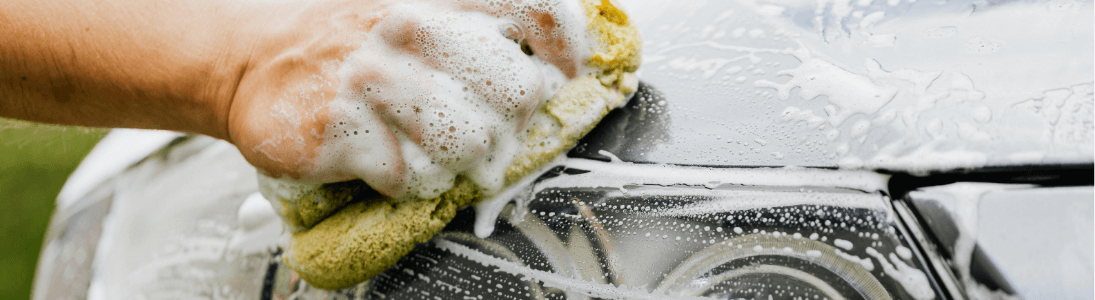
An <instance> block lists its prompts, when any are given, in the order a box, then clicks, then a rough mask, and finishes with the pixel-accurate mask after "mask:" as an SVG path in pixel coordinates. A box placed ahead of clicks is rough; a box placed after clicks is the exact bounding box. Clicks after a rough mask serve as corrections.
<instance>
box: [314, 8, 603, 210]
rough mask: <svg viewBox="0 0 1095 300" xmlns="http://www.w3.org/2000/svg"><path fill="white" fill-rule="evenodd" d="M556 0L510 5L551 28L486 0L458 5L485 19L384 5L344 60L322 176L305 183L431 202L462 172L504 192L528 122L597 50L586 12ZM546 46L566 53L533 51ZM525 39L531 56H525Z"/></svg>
mask: <svg viewBox="0 0 1095 300" xmlns="http://www.w3.org/2000/svg"><path fill="white" fill-rule="evenodd" d="M503 2H506V1H503ZM561 2H564V1H558V0H553V1H549V0H543V1H514V3H508V5H514V7H518V8H527V9H529V10H532V11H538V12H543V13H548V14H549V15H552V16H554V17H555V23H556V24H557V25H558V26H557V27H555V28H554V29H552V28H543V27H542V26H540V25H539V24H538V23H537V22H536V21H535V20H532V18H531V17H529V16H528V14H520V13H514V12H512V11H503V10H502V8H500V7H501V6H500V5H491V4H490V3H489V2H487V1H472V0H468V1H464V3H461V5H470V6H479V8H478V9H479V10H481V11H482V12H479V11H453V10H445V9H440V10H439V9H437V8H436V7H435V6H436V5H435V6H427V5H426V4H421V3H419V4H414V3H410V4H396V5H393V6H392V7H390V11H391V13H390V14H389V15H388V16H387V17H385V18H383V19H381V21H380V22H379V23H377V24H376V25H375V27H374V29H373V30H372V31H370V32H368V33H366V39H365V41H364V42H363V43H362V45H361V48H359V49H358V50H356V51H354V52H353V53H351V54H350V55H349V57H347V58H346V59H345V60H344V61H342V62H340V63H339V68H338V78H339V82H340V83H341V84H340V88H339V90H338V94H337V95H336V97H335V100H333V101H332V102H331V103H329V104H328V110H329V113H330V121H329V123H328V124H330V125H328V126H327V127H326V128H325V131H324V134H325V135H327V136H326V140H325V141H324V143H323V145H322V147H321V148H320V149H321V150H320V153H319V155H318V158H317V159H316V160H315V165H314V168H313V170H312V171H311V172H308V173H309V174H317V175H315V176H312V177H309V178H303V180H304V181H308V182H317V183H318V182H334V181H342V180H349V179H355V178H360V179H362V180H364V181H365V182H366V183H367V184H369V186H370V187H373V188H374V189H376V190H377V191H379V192H381V193H382V194H385V195H388V196H392V197H395V198H415V197H419V198H430V197H435V196H437V195H438V194H440V193H441V192H443V191H445V190H448V189H449V188H450V187H451V186H452V183H453V181H454V178H455V176H457V174H465V175H467V177H468V178H469V179H471V180H472V181H473V182H475V183H476V184H477V185H478V186H480V187H482V188H483V189H484V190H485V193H486V194H488V195H490V194H495V193H498V192H500V191H501V189H502V186H503V184H504V177H503V175H504V172H503V171H504V170H505V168H506V167H507V166H508V165H509V164H510V162H511V161H512V159H513V157H514V154H515V153H516V152H517V151H518V149H519V147H520V145H521V142H520V141H521V140H523V139H524V135H525V134H527V133H526V131H525V128H527V126H529V125H530V124H531V123H532V119H533V115H534V114H536V113H537V112H538V111H539V108H540V107H541V106H542V105H543V103H544V102H545V100H547V99H550V98H551V96H552V95H554V94H555V93H557V92H558V91H559V90H560V89H561V88H562V86H563V85H564V84H565V83H566V82H567V81H569V78H572V77H574V76H581V75H583V74H587V73H589V72H591V71H592V70H590V69H589V68H588V67H585V64H584V63H582V62H584V61H586V60H587V59H588V57H589V56H590V55H591V53H592V50H591V48H590V47H591V44H590V39H591V37H590V36H589V34H588V33H586V31H585V30H586V27H585V26H586V23H585V20H584V17H582V15H583V14H582V12H583V11H570V10H575V9H581V8H580V7H578V6H577V4H576V3H570V2H566V3H561ZM495 4H498V3H495ZM543 4H550V5H543ZM540 5H543V6H540ZM549 6H551V7H555V8H559V7H567V8H568V9H566V10H565V11H561V12H560V11H549V10H546V9H545V7H549ZM517 10H518V9H514V10H513V11H517ZM408 28H409V29H408ZM514 40H517V42H515V41H514ZM548 40H550V41H562V42H563V43H564V44H565V46H566V49H569V50H568V51H569V52H567V51H555V50H549V49H544V48H537V47H543V45H544V44H545V43H546V41H548ZM526 41H527V43H528V45H529V46H530V48H532V51H533V54H534V56H528V55H526V54H525V53H524V52H522V48H521V45H520V44H521V43H523V42H526ZM408 45H409V46H408ZM544 55H547V56H544Z"/></svg>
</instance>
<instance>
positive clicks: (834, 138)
mask: <svg viewBox="0 0 1095 300" xmlns="http://www.w3.org/2000/svg"><path fill="white" fill-rule="evenodd" d="M678 4H679V5H672V6H670V5H666V4H665V3H660V2H655V1H635V2H626V3H625V5H626V6H627V7H628V8H629V9H630V10H629V12H630V13H631V14H632V15H633V18H634V20H635V21H634V22H636V24H639V26H640V29H641V31H642V32H643V34H644V41H645V43H646V44H644V63H643V67H642V69H641V70H640V73H639V76H640V78H642V84H641V86H640V90H639V92H638V93H637V94H636V96H635V97H633V98H632V99H631V101H630V102H629V104H628V105H627V106H626V107H624V108H623V109H620V110H618V111H616V112H613V113H612V114H610V115H609V116H608V117H607V118H606V119H605V120H604V121H602V122H601V123H600V124H599V125H598V127H597V128H596V129H594V131H593V132H591V133H590V134H589V135H588V136H587V137H586V138H585V139H583V140H582V142H580V143H579V146H578V147H576V148H575V149H574V150H572V151H571V152H570V153H568V154H567V158H566V159H563V160H560V161H558V162H557V163H556V164H555V165H553V166H552V167H553V168H549V169H548V171H547V172H545V173H544V174H543V175H542V176H539V177H537V178H535V180H530V181H529V182H528V183H527V184H525V185H521V186H517V187H514V188H513V189H511V190H510V191H509V193H507V194H506V195H507V196H509V197H507V198H505V199H499V200H498V201H495V202H494V203H491V204H490V205H481V206H480V207H478V208H466V209H463V210H461V211H460V213H459V215H458V216H457V218H456V219H455V220H454V221H453V222H452V223H450V225H449V226H448V227H447V228H446V229H445V231H444V232H443V233H442V234H440V235H438V236H437V237H435V238H434V239H433V240H431V241H430V242H428V243H425V244H420V245H419V246H418V247H416V248H415V250H414V251H413V252H412V253H411V254H409V255H407V256H405V257H404V258H403V259H402V260H400V261H399V263H398V264H397V265H395V266H393V267H392V268H391V269H389V270H388V271H386V272H384V273H382V274H381V275H380V276H377V277H376V278H374V279H372V280H370V281H368V282H365V283H362V284H360V285H358V286H356V287H353V288H349V289H345V290H341V291H325V290H320V289H315V288H312V287H310V286H308V285H307V283H305V282H303V281H302V280H300V279H299V278H298V277H296V276H295V275H294V274H293V273H292V272H291V271H289V269H288V268H287V267H285V266H284V265H283V264H282V263H281V260H280V255H281V250H280V248H279V246H278V244H279V242H281V237H280V236H281V235H282V234H283V232H282V229H281V224H280V220H278V219H276V216H273V215H263V214H250V213H246V212H247V211H248V210H249V209H251V208H253V207H261V205H259V204H256V203H262V202H261V201H265V200H263V199H261V197H258V198H255V195H256V191H257V186H256V184H255V175H254V172H255V171H254V168H252V167H250V166H249V165H247V163H246V162H245V161H244V160H243V159H242V157H240V156H239V154H238V152H237V151H236V150H235V149H234V148H232V146H231V145H228V144H226V143H224V142H221V141H216V140H213V139H211V138H208V137H201V136H179V135H175V134H170V133H163V132H146V133H132V134H130V135H129V136H121V135H120V134H119V135H115V136H116V137H118V138H116V139H112V140H109V141H104V143H103V144H104V145H103V146H101V147H102V148H103V150H96V151H98V152H100V153H109V152H111V151H119V150H117V149H123V148H127V147H130V148H132V147H135V146H134V145H135V144H140V143H141V141H145V142H144V143H147V144H149V145H150V146H148V147H146V148H147V149H151V150H148V151H145V152H143V153H142V152H139V151H138V152H134V153H132V154H130V155H129V156H132V157H136V158H138V159H134V160H131V161H114V162H112V163H111V165H114V166H117V168H116V169H117V170H116V171H113V172H107V171H103V172H100V173H102V174H105V175H101V176H99V177H94V176H84V177H79V176H76V175H74V178H73V179H71V180H70V183H69V185H74V186H76V185H79V186H82V187H83V188H79V189H78V188H68V191H67V193H66V192H63V193H62V199H59V204H58V209H57V212H56V213H55V215H54V219H53V222H52V224H51V229H50V231H49V234H48V236H47V242H46V245H45V246H44V248H43V255H42V258H41V260H40V263H39V272H38V274H37V277H36V281H35V284H36V287H35V298H36V299H56V298H61V297H70V296H71V297H75V298H93V299H133V298H142V297H143V298H184V299H188V298H203V299H208V298H214V299H518V298H519V299H525V298H528V299H584V298H608V299H616V298H622V299H681V298H689V297H709V298H718V299H985V298H992V297H1002V298H1007V297H1011V295H1018V296H1021V297H1025V298H1028V299H1048V298H1069V297H1079V298H1086V299H1090V298H1091V296H1092V293H1093V292H1095V289H1093V287H1092V284H1091V282H1092V261H1091V258H1090V257H1091V256H1092V253H1093V250H1092V248H1093V245H1092V244H1093V242H1092V236H1093V233H1092V232H1093V228H1092V227H1093V223H1092V214H1091V211H1092V205H1091V199H1092V197H1093V196H1092V192H1093V188H1092V181H1093V180H1092V175H1091V174H1092V158H1093V154H1092V153H1093V149H1092V148H1093V137H1092V136H1093V131H1095V130H1093V128H1092V127H1093V122H1092V119H1093V117H1095V116H1093V112H1092V107H1093V104H1095V101H1093V96H1092V93H1093V92H1092V79H1093V78H1092V76H1093V75H1092V74H1093V71H1092V69H1093V63H1092V53H1095V50H1092V40H1093V37H1092V29H1091V28H1090V26H1088V25H1090V23H1091V22H1092V19H1093V18H1092V12H1091V11H1092V6H1093V4H1092V3H1091V2H1090V1H1038V2H1019V1H1014V2H1008V1H1003V2H985V1H953V2H933V1H923V0H921V1H880V0H876V1H854V2H853V1H799V2H794V1H757V2H752V1H697V2H688V3H678ZM1020 20H1021V21H1023V22H1022V23H1021V24H1016V22H1018V21H1020ZM155 139H159V140H160V141H162V142H155V141H154V140H155ZM111 145H113V146H111ZM111 147H113V148H111ZM112 149H113V150H112ZM92 159H93V158H89V160H92ZM81 178H82V179H81ZM89 178H94V179H89ZM80 180H83V181H82V182H78V183H73V181H80ZM990 183H991V184H990ZM66 188H67V187H66ZM256 201H259V202H256ZM1033 201H1037V202H1039V203H1053V204H1052V205H1049V204H1047V205H1045V207H1049V208H1058V210H1052V209H1049V208H1046V209H1043V210H1044V211H1041V212H1036V210H1035V209H1034V208H1032V205H1031V204H1030V203H1031V202H1033ZM255 205H258V206H255ZM1033 207H1035V208H1036V207H1037V205H1034V206H1033ZM1016 210H1025V211H1030V212H1031V213H1022V212H1020V213H1016ZM1050 216H1060V218H1059V219H1050V220H1047V218H1049V217H1050ZM271 217H272V218H271ZM1009 232H1023V233H1024V234H1026V235H1028V236H1027V237H1015V236H1010V235H1009V234H1008V233H1009ZM1032 249H1033V250H1032ZM1039 249H1041V250H1039ZM1047 249H1049V250H1047ZM1022 257H1026V258H1027V259H1026V260H1025V261H1019V260H1022V259H1021V258H1022ZM1023 274H1041V275H1040V276H1041V279H1039V278H1033V277H1031V276H1027V275H1023ZM1039 280H1042V281H1039Z"/></svg>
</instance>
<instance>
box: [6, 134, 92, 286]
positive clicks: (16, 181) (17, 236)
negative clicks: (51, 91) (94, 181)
mask: <svg viewBox="0 0 1095 300" xmlns="http://www.w3.org/2000/svg"><path fill="white" fill-rule="evenodd" d="M108 131H109V130H107V129H97V128H96V129H93V128H83V127H64V126H56V125H44V124H36V123H30V122H24V121H16V120H9V119H3V118H0V230H2V232H3V233H4V238H3V241H2V242H0V299H29V298H30V291H31V285H32V281H33V279H34V267H35V264H36V263H37V261H38V252H39V250H41V247H42V238H43V236H44V234H45V232H46V226H47V225H48V224H49V218H50V214H51V213H52V212H53V204H54V200H55V199H56V198H57V193H58V192H59V191H60V190H61V185H63V184H64V183H65V179H66V178H68V175H69V174H70V173H72V171H73V170H74V169H76V165H78V164H79V163H80V160H82V159H83V158H84V156H85V155H87V153H88V152H89V151H91V148H92V147H93V146H95V143H96V142H98V141H99V139H101V138H102V137H103V136H104V135H106V133H107V132H108Z"/></svg>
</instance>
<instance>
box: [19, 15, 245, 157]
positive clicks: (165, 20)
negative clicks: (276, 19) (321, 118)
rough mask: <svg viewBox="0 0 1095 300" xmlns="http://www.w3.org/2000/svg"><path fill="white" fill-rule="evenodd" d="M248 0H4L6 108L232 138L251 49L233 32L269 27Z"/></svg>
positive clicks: (27, 114) (66, 119) (52, 119)
mask: <svg viewBox="0 0 1095 300" xmlns="http://www.w3.org/2000/svg"><path fill="white" fill-rule="evenodd" d="M247 5H248V4H245V3H243V2H240V1H223V0H197V1H177V0H140V1H120V0H93V1H86V0H60V1H40V0H6V1H0V36H2V37H3V40H2V41H0V116H4V117H11V118H19V119H26V120H33V121H39V122H48V123H58V124H68V125H83V126H99V127H133V128H154V129H170V130H181V131H191V132H198V133H204V134H208V135H212V136H215V137H219V138H226V137H227V136H228V134H227V129H226V124H227V115H228V109H229V106H230V105H231V101H232V98H233V94H234V93H235V89H236V86H237V83H238V82H239V79H240V77H241V76H242V75H243V73H244V71H245V69H246V67H247V62H248V59H249V57H248V56H249V55H250V51H251V49H248V45H246V44H242V43H235V41H236V38H235V37H234V36H233V35H235V34H237V33H238V32H247V30H246V29H248V28H251V27H261V24H255V23H254V19H255V18H249V17H246V15H245V14H252V15H253V14H255V13H256V12H255V11H254V10H255V9H256V7H257V6H251V7H249V6H247ZM241 29H243V30H241Z"/></svg>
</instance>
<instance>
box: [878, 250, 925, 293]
mask: <svg viewBox="0 0 1095 300" xmlns="http://www.w3.org/2000/svg"><path fill="white" fill-rule="evenodd" d="M867 254H868V255H870V256H874V258H875V259H877V260H878V263H879V264H880V265H882V271H883V272H886V275H889V276H890V278H893V279H894V280H895V281H897V283H899V284H901V288H903V289H905V291H906V292H908V293H909V295H912V296H913V298H915V299H917V300H931V299H935V291H933V290H932V286H931V283H930V282H928V276H927V275H925V274H924V272H923V271H920V270H919V269H917V268H913V267H910V266H909V265H908V264H906V263H905V262H904V261H901V259H900V258H898V257H897V255H894V254H893V253H890V261H893V264H890V261H887V260H886V257H885V256H883V255H882V253H879V252H878V250H875V249H874V248H871V247H867ZM895 266H896V267H895Z"/></svg>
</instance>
